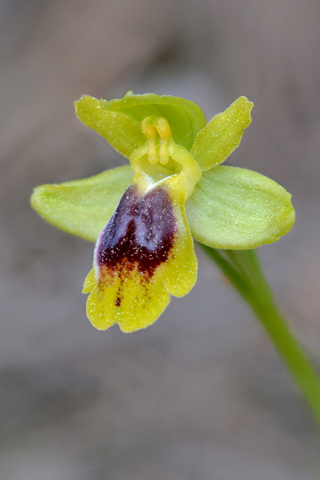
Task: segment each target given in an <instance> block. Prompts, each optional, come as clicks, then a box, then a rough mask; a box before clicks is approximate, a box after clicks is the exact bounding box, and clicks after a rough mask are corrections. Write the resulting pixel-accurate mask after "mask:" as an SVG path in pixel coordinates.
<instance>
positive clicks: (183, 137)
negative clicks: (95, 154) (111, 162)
mask: <svg viewBox="0 0 320 480" xmlns="http://www.w3.org/2000/svg"><path fill="white" fill-rule="evenodd" d="M75 106H76V112H77V115H78V117H79V119H80V120H81V121H82V122H83V123H84V124H85V125H87V126H89V127H91V128H93V129H94V130H96V131H97V132H98V133H100V134H101V135H102V136H104V137H105V138H106V139H107V140H108V142H109V143H110V144H111V145H112V146H113V147H114V148H115V149H116V150H118V151H119V152H120V153H121V154H122V155H124V156H126V157H127V158H129V157H130V155H131V153H132V152H133V150H135V149H136V148H137V147H138V146H141V145H142V144H143V143H144V142H145V141H146V138H145V137H144V135H143V134H142V133H141V129H140V124H141V122H142V120H143V119H144V118H146V117H148V116H160V117H164V118H165V119H166V120H167V121H168V122H169V125H170V128H171V131H172V136H173V139H174V141H175V142H176V143H178V144H180V145H182V146H184V147H185V148H187V149H188V150H190V148H191V146H192V144H193V143H194V140H195V138H196V135H197V133H198V132H199V130H201V129H202V128H203V127H204V126H205V125H206V118H205V115H204V113H203V111H202V109H201V108H200V107H199V106H198V105H197V104H196V103H194V102H191V101H190V100H185V99H184V98H179V97H171V96H170V95H163V96H161V95H155V94H153V93H147V94H144V95H133V94H132V93H131V92H130V91H129V92H128V93H127V94H126V95H124V97H123V98H121V99H115V100H110V101H106V100H102V99H101V100H97V99H96V98H93V97H89V96H83V97H81V98H80V100H78V101H77V102H75ZM124 119H126V123H125V120H124ZM130 137H133V138H130Z"/></svg>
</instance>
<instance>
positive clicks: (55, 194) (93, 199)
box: [31, 166, 133, 242]
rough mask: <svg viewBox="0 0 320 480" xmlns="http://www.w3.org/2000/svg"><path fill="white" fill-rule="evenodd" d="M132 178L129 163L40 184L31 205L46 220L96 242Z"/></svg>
mask: <svg viewBox="0 0 320 480" xmlns="http://www.w3.org/2000/svg"><path fill="white" fill-rule="evenodd" d="M132 179H133V172H132V170H131V168H130V167H129V166H125V167H119V168H114V169H112V170H107V171H105V172H103V173H100V174H99V175H96V176H94V177H90V178H85V179H83V180H74V181H72V182H66V183H60V184H59V185H40V186H39V187H37V188H36V189H35V190H34V192H33V195H32V197H31V204H32V207H33V208H34V209H35V210H36V211H37V212H38V213H39V215H41V216H42V217H43V218H44V219H45V220H47V221H48V222H50V223H52V224H53V225H55V226H56V227H59V228H61V229H62V230H65V231H66V232H68V233H72V234H73V235H77V236H79V237H82V238H85V239H86V240H89V241H92V242H95V241H96V239H97V237H98V235H99V233H100V231H101V230H102V228H103V227H104V226H105V225H106V223H107V222H108V220H109V218H110V217H111V215H112V214H113V212H114V211H115V209H116V207H117V205H118V203H119V201H120V198H121V196H122V194H123V193H124V191H125V190H126V188H127V187H128V186H129V185H130V183H131V181H132Z"/></svg>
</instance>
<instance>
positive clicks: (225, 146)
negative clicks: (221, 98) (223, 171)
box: [191, 97, 253, 170]
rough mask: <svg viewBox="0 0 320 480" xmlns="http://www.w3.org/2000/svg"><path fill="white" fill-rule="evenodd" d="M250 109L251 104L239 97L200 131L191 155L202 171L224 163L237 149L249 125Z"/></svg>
mask: <svg viewBox="0 0 320 480" xmlns="http://www.w3.org/2000/svg"><path fill="white" fill-rule="evenodd" d="M252 107H253V103H252V102H249V100H248V99H247V98H246V97H240V98H238V99H237V100H236V101H235V102H233V103H232V104H231V105H230V107H228V108H227V109H226V110H225V111H224V112H222V113H219V114H218V115H216V116H215V117H213V118H212V119H211V120H210V122H208V124H207V125H206V126H205V127H204V128H203V129H202V130H200V132H199V133H198V135H197V138H196V140H195V142H194V144H193V146H192V148H191V153H192V155H193V156H194V158H195V159H196V161H197V162H198V164H199V166H200V168H201V169H202V170H208V169H209V168H212V167H214V166H216V165H219V164H220V163H222V162H224V161H225V160H226V158H227V157H229V155H230V154H231V153H232V152H233V150H235V149H236V148H237V147H238V145H239V143H240V141H241V138H242V135H243V132H244V130H245V129H246V128H247V127H248V126H249V125H250V123H251V113H250V112H251V109H252Z"/></svg>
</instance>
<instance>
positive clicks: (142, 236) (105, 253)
mask: <svg viewBox="0 0 320 480" xmlns="http://www.w3.org/2000/svg"><path fill="white" fill-rule="evenodd" d="M176 230H177V226H176V220H175V216H174V211H173V206H172V201H171V199H170V197H169V195H168V193H167V191H166V190H165V188H163V187H156V188H155V189H153V190H151V191H150V192H148V193H146V194H144V195H141V194H140V192H139V190H138V188H137V187H135V186H130V187H129V188H128V189H127V190H126V192H125V193H124V195H123V196H122V198H121V200H120V203H119V205H118V207H117V209H116V211H115V213H114V214H113V216H112V217H111V219H110V220H109V222H108V223H107V225H106V227H105V229H104V230H103V231H102V233H101V235H100V239H99V241H98V245H97V248H96V258H95V260H96V263H97V265H98V267H99V269H100V271H101V273H102V274H104V273H106V274H109V275H110V276H111V277H112V276H114V275H116V272H118V274H120V275H121V273H120V272H122V274H125V272H127V273H129V272H130V271H131V270H133V269H135V268H137V269H138V271H139V273H140V274H142V275H143V276H144V277H145V278H146V279H150V278H151V277H152V275H153V272H154V271H155V269H156V268H157V267H159V265H161V264H162V263H164V262H166V260H167V259H168V256H169V254H170V251H171V250H172V248H173V243H174V235H175V232H176Z"/></svg>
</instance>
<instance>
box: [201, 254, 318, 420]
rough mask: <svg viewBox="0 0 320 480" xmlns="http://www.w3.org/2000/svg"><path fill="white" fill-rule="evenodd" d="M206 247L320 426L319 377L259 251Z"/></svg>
mask: <svg viewBox="0 0 320 480" xmlns="http://www.w3.org/2000/svg"><path fill="white" fill-rule="evenodd" d="M202 247H203V249H204V250H205V251H206V253H207V254H208V255H209V256H210V258H211V259H212V260H213V261H214V262H215V263H216V264H217V265H218V267H219V268H220V269H221V270H222V271H223V273H224V274H225V275H226V277H227V278H228V280H229V281H230V282H231V283H232V285H233V286H234V287H235V289H236V290H237V291H238V293H239V294H240V295H241V296H242V297H243V298H244V300H246V302H247V303H248V304H249V306H250V307H251V309H252V310H253V312H254V313H255V314H256V316H257V318H258V319H259V320H260V322H261V324H262V326H263V327H264V329H265V330H266V332H267V333H268V335H269V337H270V338H271V340H272V342H273V344H274V346H275V348H276V349H277V350H278V352H279V354H280V355H281V357H282V358H283V360H284V362H285V364H286V365H287V367H288V370H289V371H290V372H291V374H292V376H293V378H294V379H295V381H296V383H297V385H298V386H299V387H300V389H301V392H302V393H303V395H304V396H305V399H306V400H307V402H308V403H309V405H310V407H311V409H312V411H313V413H314V415H315V418H316V420H317V421H318V423H319V424H320V380H319V377H318V375H317V373H316V371H315V369H314V368H313V366H312V364H311V362H310V360H309V359H308V357H307V355H306V354H305V352H304V351H303V349H302V348H301V346H300V344H299V343H298V341H297V340H296V338H295V337H294V335H293V334H292V333H291V331H290V329H289V327H288V325H287V322H286V320H285V318H284V317H283V315H282V314H281V313H280V312H279V310H278V308H277V306H276V304H275V302H274V299H273V295H272V292H271V289H270V287H269V285H268V283H267V281H266V279H265V277H264V275H263V272H262V270H261V268H260V265H259V261H258V258H257V255H256V253H255V251H254V250H248V251H233V252H231V251H218V250H214V249H212V248H209V247H206V246H203V245H202Z"/></svg>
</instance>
